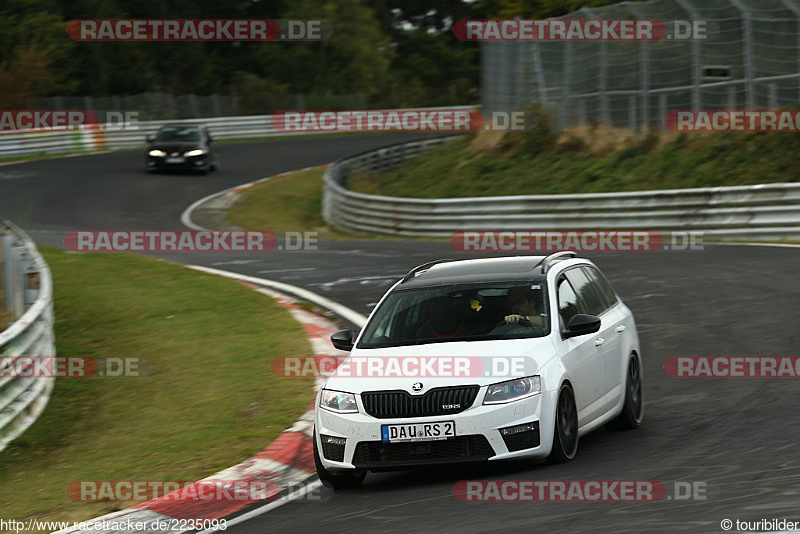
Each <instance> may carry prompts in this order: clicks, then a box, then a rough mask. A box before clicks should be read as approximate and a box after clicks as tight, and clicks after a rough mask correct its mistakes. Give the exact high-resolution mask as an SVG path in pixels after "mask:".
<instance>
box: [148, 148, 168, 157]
mask: <svg viewBox="0 0 800 534" xmlns="http://www.w3.org/2000/svg"><path fill="white" fill-rule="evenodd" d="M150 155H151V156H153V157H154V158H163V157H164V156H166V155H167V153H166V152H164V151H163V150H158V149H156V150H151V151H150Z"/></svg>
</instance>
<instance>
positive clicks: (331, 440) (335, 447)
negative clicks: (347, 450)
mask: <svg viewBox="0 0 800 534" xmlns="http://www.w3.org/2000/svg"><path fill="white" fill-rule="evenodd" d="M319 438H320V441H322V456H324V457H325V459H327V460H333V461H334V462H344V446H345V443H347V440H346V439H345V438H337V437H335V436H326V435H324V434H321V435H320V436H319Z"/></svg>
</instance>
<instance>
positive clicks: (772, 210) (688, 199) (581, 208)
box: [322, 136, 800, 241]
mask: <svg viewBox="0 0 800 534" xmlns="http://www.w3.org/2000/svg"><path fill="white" fill-rule="evenodd" d="M451 139H453V136H450V137H447V138H436V139H429V140H424V141H414V142H412V143H404V144H401V145H394V146H390V147H386V148H382V149H380V150H376V151H372V152H367V153H364V154H359V155H357V156H354V157H351V158H346V159H343V160H339V161H337V162H336V163H334V164H333V165H331V166H330V167H328V170H327V171H326V172H325V178H324V192H323V202H322V215H323V217H324V218H325V221H326V222H327V223H328V224H330V225H331V226H333V227H336V228H340V229H342V230H345V231H349V232H355V233H373V234H383V235H395V236H415V237H449V236H451V235H452V234H453V233H454V232H459V231H492V230H518V231H522V230H528V231H535V230H538V231H544V230H599V229H602V230H623V229H626V230H634V229H635V230H658V231H665V232H669V231H687V230H692V231H702V232H703V233H704V235H705V236H706V237H707V238H712V239H720V240H724V239H761V240H770V241H777V240H787V239H800V184H797V183H782V184H765V185H755V186H736V187H709V188H701V189H674V190H661V191H641V192H638V191H637V192H627V193H594V194H580V195H519V196H499V197H473V198H444V199H415V198H399V197H385V196H376V195H365V194H362V193H356V192H353V191H350V190H348V189H347V182H348V179H349V178H350V177H353V176H356V175H363V174H369V173H376V172H383V171H386V170H390V169H393V168H395V167H396V166H397V165H399V164H401V163H402V162H404V161H406V160H407V159H409V158H412V157H416V156H419V155H421V154H424V153H426V152H427V151H428V150H430V148H431V147H433V146H436V145H440V144H442V143H445V142H447V141H449V140H451Z"/></svg>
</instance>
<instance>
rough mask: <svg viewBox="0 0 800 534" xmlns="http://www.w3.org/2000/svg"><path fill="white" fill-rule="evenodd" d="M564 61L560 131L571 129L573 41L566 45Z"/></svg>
mask: <svg viewBox="0 0 800 534" xmlns="http://www.w3.org/2000/svg"><path fill="white" fill-rule="evenodd" d="M563 55H564V60H563V64H562V68H563V75H562V76H561V83H563V84H564V90H563V91H562V92H563V96H562V97H561V99H562V100H561V108H560V109H561V111H560V113H559V114H560V118H559V120H558V127H559V129H563V128H568V127H569V125H570V124H569V105H570V85H571V84H572V81H571V78H572V74H571V71H572V41H567V42H565V43H564V51H563Z"/></svg>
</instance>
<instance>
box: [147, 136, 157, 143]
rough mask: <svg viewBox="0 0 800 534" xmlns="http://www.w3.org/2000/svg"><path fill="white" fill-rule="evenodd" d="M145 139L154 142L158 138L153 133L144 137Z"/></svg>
mask: <svg viewBox="0 0 800 534" xmlns="http://www.w3.org/2000/svg"><path fill="white" fill-rule="evenodd" d="M144 140H145V141H147V142H148V143H152V142H153V141H155V140H156V138H155V136H153V135H148V136H147V137H145V138H144Z"/></svg>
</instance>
